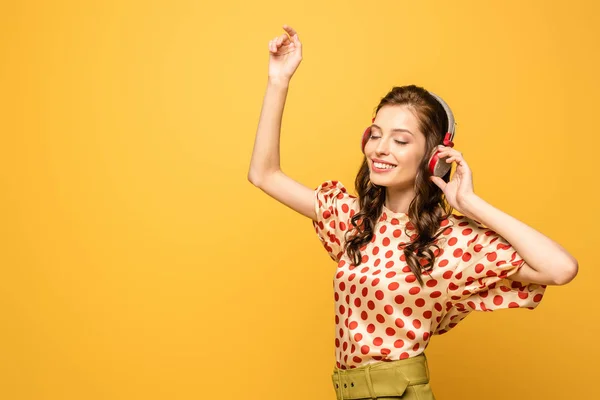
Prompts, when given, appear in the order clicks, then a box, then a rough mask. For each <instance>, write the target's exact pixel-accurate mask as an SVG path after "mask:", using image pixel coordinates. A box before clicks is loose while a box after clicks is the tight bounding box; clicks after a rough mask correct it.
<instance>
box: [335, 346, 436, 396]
mask: <svg viewBox="0 0 600 400" xmlns="http://www.w3.org/2000/svg"><path fill="white" fill-rule="evenodd" d="M331 377H332V381H333V385H334V387H335V390H336V395H337V399H338V400H351V399H364V398H373V399H375V398H377V397H386V396H401V395H402V394H403V393H404V391H405V390H406V388H407V387H408V386H411V385H419V384H423V383H428V382H429V366H428V365H427V357H426V356H425V353H421V354H419V355H418V356H414V357H411V358H406V359H403V360H394V361H381V362H376V363H372V364H367V365H363V366H360V367H357V368H351V369H347V370H342V369H339V368H337V365H336V367H335V369H334V371H333V374H332V376H331Z"/></svg>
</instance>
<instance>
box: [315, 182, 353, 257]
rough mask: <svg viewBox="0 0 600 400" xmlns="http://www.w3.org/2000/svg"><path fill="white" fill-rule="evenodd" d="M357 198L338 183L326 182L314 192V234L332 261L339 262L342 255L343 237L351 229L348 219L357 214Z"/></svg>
mask: <svg viewBox="0 0 600 400" xmlns="http://www.w3.org/2000/svg"><path fill="white" fill-rule="evenodd" d="M357 204H358V201H357V198H356V196H352V195H350V194H349V193H348V191H347V190H346V188H345V187H344V185H343V184H342V183H341V182H339V181H334V180H328V181H325V182H323V183H322V184H320V185H319V186H318V187H317V188H316V189H315V192H314V207H315V212H316V215H317V220H316V221H313V227H314V228H315V232H316V233H317V236H318V238H319V240H320V241H321V243H322V244H323V246H324V247H325V250H327V253H328V254H329V257H331V259H332V260H334V261H336V262H339V260H340V258H341V257H342V255H343V253H344V250H345V249H344V246H345V238H344V235H345V234H346V232H347V231H348V229H350V228H351V227H352V224H351V222H350V218H351V217H353V216H354V214H356V212H358V209H357Z"/></svg>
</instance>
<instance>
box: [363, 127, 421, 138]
mask: <svg viewBox="0 0 600 400" xmlns="http://www.w3.org/2000/svg"><path fill="white" fill-rule="evenodd" d="M371 128H377V129H379V130H380V131H381V130H382V129H381V127H380V126H379V125H376V124H373V125H371ZM392 132H408V133H410V134H411V135H413V136H415V135H414V133H412V132H411V131H409V130H408V129H402V128H394V129H392Z"/></svg>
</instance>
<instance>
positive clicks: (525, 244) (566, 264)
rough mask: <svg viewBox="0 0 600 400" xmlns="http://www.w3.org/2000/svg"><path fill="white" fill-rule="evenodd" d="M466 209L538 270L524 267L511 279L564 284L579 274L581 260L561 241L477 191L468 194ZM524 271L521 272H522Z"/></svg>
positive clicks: (472, 216) (469, 215) (530, 265)
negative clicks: (511, 213) (493, 202)
mask: <svg viewBox="0 0 600 400" xmlns="http://www.w3.org/2000/svg"><path fill="white" fill-rule="evenodd" d="M464 208H465V212H466V214H465V215H467V216H468V217H469V218H472V219H475V220H477V221H480V222H481V223H483V224H484V225H486V226H488V227H489V228H491V229H492V230H494V231H496V232H497V233H498V234H499V235H500V236H502V237H504V238H505V239H506V240H507V241H508V242H509V243H510V244H511V245H512V246H513V247H514V248H515V250H516V251H517V253H519V255H520V256H521V257H523V259H524V260H525V262H526V263H527V265H528V266H529V267H531V268H532V269H533V270H534V271H528V270H527V269H525V270H524V268H521V270H520V271H519V272H517V273H516V274H513V275H512V276H511V279H513V280H516V281H519V280H520V279H521V278H522V279H523V280H525V281H528V280H531V279H533V280H535V281H538V282H540V283H544V284H550V285H564V284H566V283H569V282H570V281H571V280H573V278H574V277H575V276H576V275H577V271H578V269H579V267H578V263H577V260H576V259H575V258H574V257H573V256H572V255H571V254H569V252H567V250H565V249H564V248H563V247H562V246H561V245H560V244H558V243H556V242H555V241H554V240H552V239H550V238H549V237H547V236H545V235H543V234H542V233H540V232H538V231H536V230H535V229H533V228H532V227H530V226H529V225H527V224H525V223H523V222H521V221H519V220H518V219H516V218H514V217H512V216H510V215H508V214H506V213H505V212H503V211H501V210H499V209H497V208H496V207H494V206H492V205H491V204H489V203H488V202H486V201H485V200H483V199H482V198H481V197H479V196H477V195H476V194H472V195H471V196H469V197H467V199H466V201H465V207H464ZM519 274H521V275H519Z"/></svg>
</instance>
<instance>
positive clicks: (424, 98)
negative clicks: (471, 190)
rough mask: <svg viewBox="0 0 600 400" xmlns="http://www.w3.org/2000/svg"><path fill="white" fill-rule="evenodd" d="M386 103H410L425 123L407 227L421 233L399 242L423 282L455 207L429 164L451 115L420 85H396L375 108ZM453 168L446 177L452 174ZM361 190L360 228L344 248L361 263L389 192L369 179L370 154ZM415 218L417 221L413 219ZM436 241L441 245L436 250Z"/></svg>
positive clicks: (356, 227) (364, 165) (356, 226)
mask: <svg viewBox="0 0 600 400" xmlns="http://www.w3.org/2000/svg"><path fill="white" fill-rule="evenodd" d="M385 105H406V106H409V107H410V108H411V109H412V111H413V113H414V114H415V115H416V117H417V119H418V123H419V129H420V131H421V132H423V134H424V135H425V147H426V148H425V156H424V157H423V159H422V160H421V163H420V165H419V168H418V171H417V175H416V178H415V197H414V199H413V200H412V201H411V203H410V205H409V209H408V216H409V220H410V221H409V222H407V224H406V227H405V229H408V228H409V227H410V228H411V229H412V228H414V230H415V233H413V234H412V235H409V237H411V241H410V242H409V243H401V244H399V245H398V248H399V249H401V250H403V252H404V256H405V257H406V261H407V263H408V266H409V268H410V269H411V271H412V272H413V273H414V274H415V276H416V277H417V280H418V281H419V284H420V285H421V287H422V286H423V278H422V277H421V274H422V273H423V272H428V271H430V270H431V269H432V268H433V265H434V262H435V259H436V256H437V255H439V246H438V244H437V242H438V237H439V236H440V235H441V234H442V233H443V231H444V230H443V229H440V226H441V222H442V221H444V220H445V219H447V218H448V217H449V216H450V215H451V214H452V211H453V207H452V206H450V205H449V204H448V203H447V202H446V201H445V196H444V193H443V192H442V190H441V189H440V188H439V187H438V186H437V185H436V184H435V183H433V182H431V181H430V180H429V177H430V176H431V173H430V172H429V168H428V165H427V161H428V159H429V156H430V155H431V154H432V152H433V151H434V149H435V147H436V146H437V145H439V144H441V143H442V140H443V138H444V135H445V133H446V132H447V131H448V117H447V115H446V111H445V110H444V107H443V106H442V105H441V104H440V103H439V102H438V101H437V99H436V98H435V97H433V96H432V95H431V94H430V93H429V92H428V91H427V90H425V89H424V88H422V87H419V86H416V85H408V86H395V87H393V88H392V90H391V91H390V92H389V93H388V94H386V95H385V96H384V97H383V98H382V99H381V101H380V102H379V105H377V107H376V108H375V115H377V112H378V111H379V109H380V108H381V107H383V106H385ZM450 173H451V170H449V171H448V172H447V173H446V174H445V175H444V176H443V177H442V179H443V180H444V181H445V182H448V181H449V180H450ZM354 185H355V187H356V190H357V191H358V201H359V205H360V210H359V212H357V213H356V214H355V215H354V216H352V218H351V219H350V221H351V223H352V226H353V227H354V229H349V230H348V232H347V233H346V236H348V235H349V234H351V233H354V236H353V237H351V238H347V239H346V245H345V249H344V251H347V252H348V255H349V256H350V259H351V260H353V263H354V264H355V265H356V266H358V265H360V263H361V259H362V256H361V250H365V249H366V245H367V243H368V242H369V241H371V240H372V238H373V230H374V228H375V226H376V225H377V221H378V219H379V218H380V216H381V213H382V210H383V205H384V203H385V198H386V190H385V187H384V186H378V185H375V184H373V183H372V182H371V181H370V179H369V166H368V160H367V157H366V155H365V157H364V159H363V161H362V165H361V166H360V169H359V171H358V174H357V176H356V180H355V182H354ZM411 224H412V225H411ZM431 247H436V248H437V250H436V251H433V250H432V249H431Z"/></svg>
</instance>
